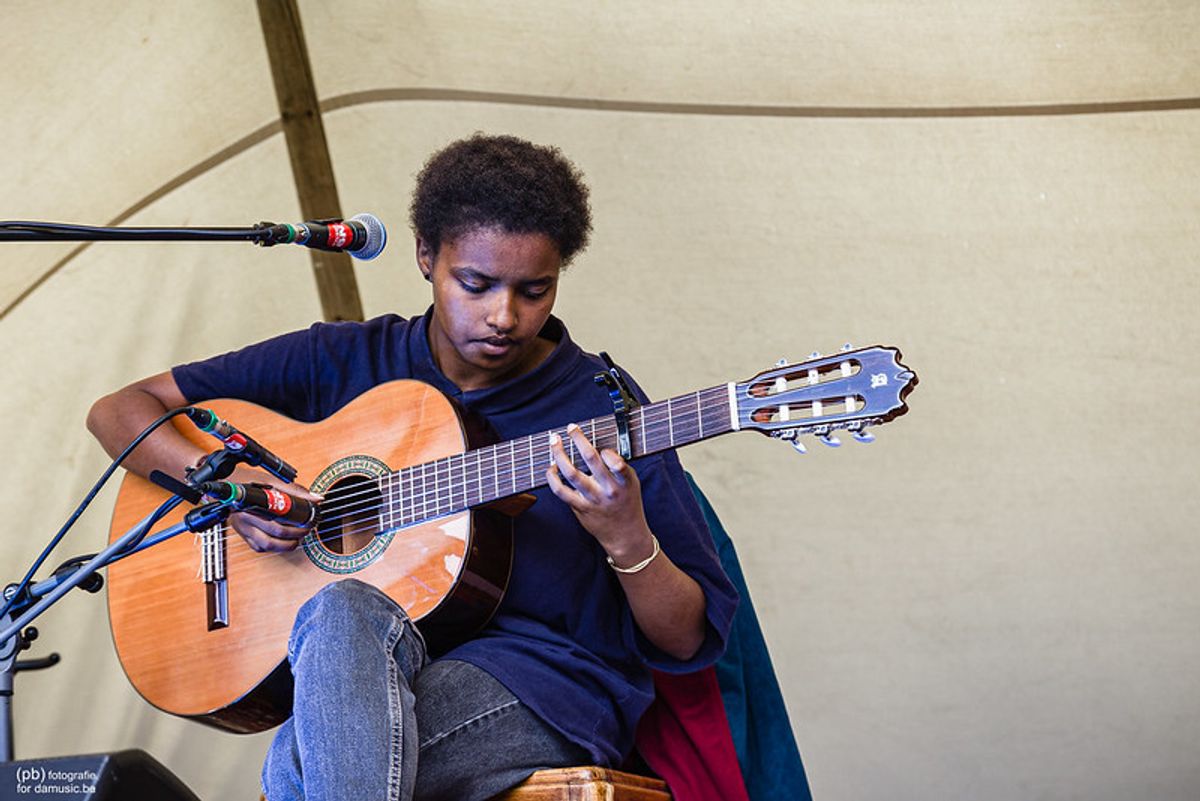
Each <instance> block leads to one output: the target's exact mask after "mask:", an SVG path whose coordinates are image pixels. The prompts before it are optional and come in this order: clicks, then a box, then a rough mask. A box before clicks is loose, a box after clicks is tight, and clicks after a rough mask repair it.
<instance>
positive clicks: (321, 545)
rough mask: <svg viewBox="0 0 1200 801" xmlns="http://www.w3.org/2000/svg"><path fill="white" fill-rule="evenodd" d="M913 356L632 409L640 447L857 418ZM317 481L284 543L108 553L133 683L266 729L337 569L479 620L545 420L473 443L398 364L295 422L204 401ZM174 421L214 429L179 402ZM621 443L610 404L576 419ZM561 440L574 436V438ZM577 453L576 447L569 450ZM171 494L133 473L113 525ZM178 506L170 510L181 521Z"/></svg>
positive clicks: (805, 366)
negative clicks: (296, 624) (301, 638)
mask: <svg viewBox="0 0 1200 801" xmlns="http://www.w3.org/2000/svg"><path fill="white" fill-rule="evenodd" d="M916 380H917V379H916V376H915V374H914V373H913V372H912V371H910V370H908V369H907V368H906V367H905V366H904V365H902V364H901V363H900V354H899V352H898V351H897V350H896V349H894V348H888V347H870V348H861V349H857V350H846V351H843V352H842V353H838V354H836V355H832V356H826V357H818V358H813V359H811V360H809V361H806V362H804V363H801V364H795V365H780V366H778V367H776V368H775V369H772V370H767V371H765V372H762V373H759V374H758V375H756V376H754V377H753V378H751V379H750V380H748V381H743V382H740V383H735V382H730V383H728V384H721V385H718V386H714V387H709V388H708V389H702V390H699V391H696V392H692V393H690V394H687V395H680V396H678V397H674V398H669V399H667V400H664V401H659V402H657V403H650V404H646V405H644V406H639V407H636V408H634V409H633V410H631V411H630V412H629V413H628V414H627V418H626V419H627V421H628V425H627V429H628V436H629V444H630V449H631V453H632V456H633V458H635V459H636V458H637V457H638V456H644V455H646V454H651V453H656V452H659V451H664V450H668V449H671V448H678V447H680V446H682V445H687V444H689V443H692V442H698V441H700V440H703V439H709V438H710V437H715V436H718V435H720V434H726V433H728V432H731V431H745V430H754V431H759V432H762V433H765V434H768V435H770V436H773V437H777V438H781V439H789V440H792V441H793V443H794V444H796V445H797V446H798V447H799V446H800V443H799V441H798V440H797V437H798V436H800V435H801V434H812V435H816V436H818V437H825V438H827V441H828V442H829V444H833V435H834V432H836V431H838V430H847V431H850V432H851V433H852V434H853V435H855V436H856V437H858V438H860V439H869V438H870V435H869V434H867V433H866V429H867V428H868V427H871V426H876V425H879V424H882V423H886V422H889V421H891V420H893V419H895V418H896V417H898V416H900V415H901V414H903V413H904V412H905V411H907V406H906V404H905V401H904V399H905V396H906V395H907V394H908V392H909V391H910V390H911V389H912V387H913V386H914V385H915V384H916ZM205 405H206V406H208V407H210V408H212V409H213V410H214V411H215V412H216V413H217V414H219V415H220V416H221V417H222V418H224V419H227V420H229V421H230V422H231V423H233V424H234V425H236V426H237V427H238V428H239V429H241V430H243V431H249V432H252V433H253V435H254V436H255V438H256V439H257V440H258V441H259V442H261V443H262V444H263V445H264V446H265V447H267V448H269V449H271V450H272V451H273V452H275V453H280V454H285V455H286V457H287V459H288V460H289V461H290V462H291V463H292V464H293V465H294V466H295V467H296V468H297V470H298V474H299V480H300V481H302V482H306V483H307V484H308V485H309V486H310V487H312V489H313V490H314V491H316V492H320V493H322V494H323V495H324V496H325V501H324V502H323V503H322V504H321V512H320V522H319V523H318V525H317V526H316V527H315V528H313V529H312V530H310V531H309V532H308V533H307V534H306V535H305V536H304V538H303V540H302V542H301V544H300V546H299V547H298V548H297V549H296V550H294V551H291V552H287V553H256V552H254V551H252V550H250V548H249V547H248V546H247V545H246V543H245V542H244V541H243V540H242V538H241V537H239V536H238V535H237V534H236V533H235V532H233V530H232V529H227V528H226V527H225V526H224V525H222V526H220V527H217V528H214V529H212V530H210V531H207V532H204V533H202V534H199V535H194V536H188V535H182V536H177V537H174V538H172V539H168V540H166V541H164V542H162V543H160V544H158V545H155V546H154V547H152V548H148V549H146V550H144V551H142V552H140V553H137V554H134V555H132V556H130V557H128V558H126V559H124V560H122V561H119V562H116V563H114V564H113V565H111V566H110V567H109V575H108V605H109V617H110V620H111V624H112V632H113V640H114V642H115V645H116V649H117V654H118V656H119V657H120V660H121V664H122V666H123V667H124V669H125V673H126V675H127V676H128V677H129V680H130V681H131V682H132V683H133V686H134V687H135V688H136V689H137V691H138V692H139V693H141V695H142V696H143V697H144V698H145V699H146V700H147V701H149V702H150V703H151V704H153V705H155V706H156V707H158V708H159V709H162V710H163V711H165V712H169V713H171V714H174V715H180V716H184V717H188V718H193V719H196V720H198V721H201V722H204V723H208V724H210V725H214V726H217V727H219V728H223V729H227V730H230V731H240V732H254V731H262V730H264V729H267V728H270V727H271V726H273V725H275V724H277V723H280V722H282V721H283V720H284V719H285V718H286V717H287V715H288V714H289V713H290V709H291V691H292V684H291V674H290V672H289V669H288V663H287V640H288V635H289V633H290V630H291V626H292V621H293V619H294V617H295V614H296V611H297V610H298V609H299V607H300V606H301V605H302V604H303V603H304V602H305V601H306V600H307V599H308V598H310V597H311V596H312V595H313V594H315V593H316V592H317V591H318V590H319V589H321V588H322V587H323V586H325V585H326V584H328V583H330V582H332V581H337V580H339V579H342V578H346V577H354V578H357V579H360V580H362V581H365V582H368V583H370V584H372V585H374V586H376V587H378V588H380V589H381V590H383V591H384V592H385V593H387V594H388V595H389V596H390V597H391V598H393V599H394V600H395V601H396V602H397V603H399V604H400V605H401V606H402V607H403V608H404V609H405V610H406V611H407V612H408V613H409V615H410V616H411V617H412V618H413V619H414V620H415V621H417V624H418V626H420V628H421V630H422V632H423V633H424V635H425V637H426V640H427V642H428V643H429V645H430V649H431V651H433V652H435V653H436V652H438V651H440V650H444V649H446V648H448V647H449V646H450V645H451V644H453V643H454V642H455V641H458V640H461V639H463V638H465V637H466V636H469V635H470V634H471V633H472V632H474V631H476V630H478V629H479V628H480V627H481V626H483V625H484V624H485V623H486V622H487V620H488V618H489V617H490V616H491V614H492V613H493V612H494V611H495V609H496V607H497V606H498V604H499V603H500V599H501V598H502V596H503V594H504V590H505V586H506V583H507V580H508V570H509V566H510V564H511V555H512V529H511V518H510V517H508V516H506V513H508V514H511V513H512V512H513V511H515V507H514V508H511V509H505V508H503V507H504V504H505V502H506V499H507V500H508V502H510V503H511V502H512V500H513V499H514V498H519V497H520V496H522V494H524V493H528V492H529V491H530V490H532V489H536V488H538V487H541V486H543V485H544V484H545V483H546V481H545V473H546V469H547V467H548V466H549V465H550V463H551V455H550V445H549V438H550V435H551V433H558V434H559V435H560V436H563V435H565V427H564V428H559V429H555V430H554V431H553V432H552V431H550V430H547V431H542V432H539V433H536V434H532V435H530V436H526V437H520V438H518V439H514V440H510V441H508V442H500V443H496V444H482V443H481V442H479V441H478V440H477V436H478V434H477V432H475V431H473V430H472V427H471V426H470V425H464V418H463V417H461V416H460V414H459V412H458V410H457V408H456V407H455V406H454V405H453V404H452V403H451V401H450V400H448V399H447V398H446V397H445V396H443V395H442V394H441V393H439V392H438V391H437V390H435V389H433V388H432V387H430V386H428V385H426V384H423V383H421V382H418V381H409V380H405V381H394V382H391V383H388V384H383V385H380V386H378V387H376V388H374V389H372V390H370V391H368V392H366V393H364V394H363V395H361V396H359V397H358V398H356V399H355V400H354V401H352V402H351V403H350V404H348V405H347V406H345V407H344V408H342V409H341V410H339V411H338V412H337V413H336V414H334V415H333V416H332V417H329V418H327V419H325V420H323V421H321V422H318V423H299V422H296V421H293V420H291V419H289V418H287V417H284V416H282V415H279V414H276V413H274V412H271V411H269V410H267V409H264V408H262V407H260V406H256V405H253V404H249V403H244V402H241V401H236V400H217V401H212V402H210V403H206V404H205ZM177 420H178V421H180V422H179V424H178V426H177V427H178V430H179V431H180V433H182V434H183V435H184V436H186V437H189V438H191V439H192V440H193V441H195V442H196V443H197V444H199V445H201V446H202V447H204V446H206V444H207V442H210V441H211V440H206V439H205V437H204V435H203V434H200V433H199V432H198V431H196V430H195V429H194V428H193V427H191V426H190V425H189V424H187V423H186V422H182V418H177ZM576 422H577V423H578V424H579V425H580V426H581V427H582V428H583V430H584V433H586V434H587V435H588V437H589V438H590V439H591V440H592V442H594V443H595V444H596V445H597V446H598V447H601V448H604V447H607V448H613V449H617V439H618V426H617V419H616V415H615V414H613V415H608V416H605V417H598V418H595V419H592V420H581V421H576ZM568 442H569V440H568ZM572 455H574V454H572ZM164 498H165V493H164V492H163V491H162V490H160V489H159V488H158V487H156V486H155V485H153V484H151V483H150V482H148V481H145V480H143V479H142V478H140V477H138V476H134V475H129V476H127V477H126V479H125V481H124V483H123V484H122V486H121V490H120V494H119V496H118V499H117V507H116V511H115V513H114V516H113V525H112V537H113V538H114V539H115V538H116V537H119V536H120V535H121V534H122V533H124V532H125V531H126V530H128V529H129V528H130V527H132V526H133V525H134V524H135V523H136V522H137V521H138V520H140V519H142V518H143V517H145V516H146V515H147V514H149V513H150V512H151V511H152V510H153V509H154V508H156V507H157V506H158V504H159V503H161V502H162V501H163V500H164ZM181 515H182V512H181V511H180V512H177V513H176V514H175V515H174V517H173V518H168V521H167V522H175V521H176V520H178V519H179V518H180V517H181Z"/></svg>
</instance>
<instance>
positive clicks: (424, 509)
mask: <svg viewBox="0 0 1200 801" xmlns="http://www.w3.org/2000/svg"><path fill="white" fill-rule="evenodd" d="M427 468H428V465H427V464H423V465H421V466H420V470H421V518H422V519H423V520H428V519H429V493H427V492H426V491H425V470H426V469H427Z"/></svg>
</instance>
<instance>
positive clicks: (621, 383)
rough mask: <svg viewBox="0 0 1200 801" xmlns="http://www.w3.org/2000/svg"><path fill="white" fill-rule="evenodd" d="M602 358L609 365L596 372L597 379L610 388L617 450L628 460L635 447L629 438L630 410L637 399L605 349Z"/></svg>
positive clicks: (631, 456)
mask: <svg viewBox="0 0 1200 801" xmlns="http://www.w3.org/2000/svg"><path fill="white" fill-rule="evenodd" d="M600 358H601V359H603V360H604V363H605V364H606V365H607V366H608V370H607V371H606V372H603V373H596V376H595V381H596V383H597V384H599V385H600V386H602V387H604V388H605V389H607V390H608V396H609V398H611V399H612V404H613V416H614V417H616V420H617V452H618V453H620V454H621V458H622V459H624V460H626V461H628V460H630V459H632V458H633V447H632V445H631V443H630V440H629V412H630V411H632V410H634V409H636V408H637V407H638V402H637V399H636V398H634V397H633V392H631V391H630V389H629V384H628V383H626V381H625V376H623V375H622V374H621V371H620V370H618V369H617V366H616V365H615V364H614V363H613V360H612V359H611V358H610V357H609V355H608V353H606V352H605V351H600Z"/></svg>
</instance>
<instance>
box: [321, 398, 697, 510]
mask: <svg viewBox="0 0 1200 801" xmlns="http://www.w3.org/2000/svg"><path fill="white" fill-rule="evenodd" d="M692 400H694V399H692ZM693 408H695V407H693ZM696 411H698V412H700V413H701V414H703V413H704V412H706V411H710V410H708V409H704V408H699V409H697V410H696ZM685 416H686V417H691V416H692V414H687V415H685ZM663 419H665V416H664V417H663ZM591 422H592V421H588V423H589V424H590V423H591ZM661 422H662V420H661V419H660V420H653V419H650V420H649V421H648V422H647V423H646V426H647V428H649V427H650V426H653V425H655V424H658V423H661ZM689 422H690V421H689ZM703 427H704V426H703V420H702V419H701V420H699V421H697V423H696V424H693V425H691V427H690V428H687V427H685V428H683V431H681V434H682V435H683V436H685V437H686V438H687V439H688V441H689V442H690V441H694V440H695V439H696V438H697V436H695V435H696V434H697V433H698V431H699V430H703ZM634 428H635V429H639V428H640V426H638V425H637V422H636V421H635V426H634ZM615 429H616V426H615V420H614V419H612V418H608V419H600V425H599V427H598V428H597V431H596V437H597V438H598V439H600V440H602V441H601V443H600V445H601V447H602V448H603V447H606V446H607V445H609V444H610V443H609V442H608V440H613V441H615V436H616V430H615ZM709 429H710V431H711V430H713V423H711V422H710V424H709ZM550 433H551V432H542V433H540V434H536V435H533V436H532V437H529V438H525V439H526V440H527V442H526V445H528V444H529V443H528V440H531V439H532V440H535V441H536V440H537V439H538V438H548V436H549V434H550ZM636 433H641V432H640V431H636V430H635V434H636ZM564 435H565V430H563V431H562V433H561V434H560V436H564ZM650 441H651V443H652V444H659V442H658V439H656V438H655V437H654V435H653V432H651V436H650ZM517 442H520V440H518V441H517ZM665 444H667V445H670V444H672V443H671V442H670V438H668V440H666V441H665ZM516 448H519V449H521V450H522V451H524V450H525V449H526V446H525V445H517V446H516ZM485 450H487V449H477V450H473V451H469V452H467V453H466V454H454V455H453V456H451V457H447V458H446V459H443V460H436V461H434V462H429V463H426V465H415V466H412V467H410V468H404V469H403V470H401V471H397V472H395V473H390V474H387V475H384V476H380V477H378V478H376V479H374V480H371V481H368V482H364V483H367V484H370V486H368V487H364V488H361V489H358V490H357V491H352V492H345V493H341V494H339V495H338V496H337V497H336V499H334V503H332V504H330V503H329V502H326V503H324V504H322V507H321V510H322V522H324V523H326V524H330V523H335V522H338V521H340V520H343V519H345V518H349V517H355V516H360V515H362V514H363V513H365V512H370V511H374V510H376V509H380V508H383V507H385V506H388V505H389V504H392V505H394V503H393V502H392V501H390V500H389V499H388V498H382V497H381V496H383V495H385V494H389V495H391V494H395V492H394V491H395V485H396V484H397V483H399V482H398V481H397V479H399V480H400V481H403V480H404V478H405V475H404V474H405V472H406V471H407V472H410V473H411V472H415V471H416V470H417V469H418V468H420V473H421V475H422V477H425V476H424V474H425V473H428V472H429V470H427V469H424V468H425V467H426V466H427V465H429V466H432V472H433V475H432V476H429V477H428V480H430V481H431V482H432V483H433V484H434V487H433V489H432V490H431V491H426V492H424V493H422V494H418V495H416V496H413V498H412V501H413V502H412V503H410V504H408V506H410V507H415V506H417V505H420V506H421V508H422V509H423V510H425V511H427V510H428V508H429V506H430V505H431V501H432V505H433V506H434V508H435V509H436V510H439V511H440V509H441V507H442V500H443V496H446V501H447V503H450V504H453V500H454V496H455V495H462V497H463V499H464V501H465V500H467V498H468V497H473V498H475V500H474V503H473V504H472V505H478V503H481V502H483V501H484V497H483V493H482V492H481V487H482V486H483V485H484V484H485V483H491V484H492V485H493V486H495V485H496V484H498V483H499V481H500V480H506V483H507V484H508V485H509V486H512V478H513V474H514V473H515V474H517V475H520V476H522V477H524V476H526V475H529V474H531V473H532V474H540V473H544V471H545V469H548V468H549V466H550V464H551V462H552V461H553V460H552V457H551V455H550V452H549V442H548V439H547V444H546V447H545V450H544V453H543V452H542V451H543V449H542V447H541V445H540V444H539V445H538V446H537V452H536V453H537V458H536V459H535V460H534V461H532V462H530V461H528V460H527V459H525V458H524V454H522V457H521V458H518V459H516V460H513V462H512V466H511V468H508V467H507V466H506V469H505V470H502V471H496V470H495V469H493V471H491V472H490V473H485V472H483V471H482V470H481V469H480V468H482V467H483V464H484V460H485V456H484V455H483V451H485ZM514 450H515V448H514ZM472 455H474V461H475V464H473V465H472V464H470V463H469V462H470V460H471V457H472ZM576 456H577V455H576V454H574V452H573V449H572V458H573V461H574V458H575V457H576ZM492 461H493V464H495V463H496V462H497V461H498V460H497V459H496V458H495V456H494V455H493V459H492ZM580 463H582V461H581V462H580ZM468 471H470V472H469V477H468V478H467V479H466V480H464V481H454V480H453V478H452V477H453V475H454V474H457V473H463V474H468ZM385 485H386V488H385ZM540 485H541V482H540V481H539V482H537V486H540ZM476 496H477V497H476ZM377 500H381V502H379V503H375V501H377ZM453 509H454V507H453V506H452V508H451V511H453ZM330 512H334V514H332V515H331V514H330Z"/></svg>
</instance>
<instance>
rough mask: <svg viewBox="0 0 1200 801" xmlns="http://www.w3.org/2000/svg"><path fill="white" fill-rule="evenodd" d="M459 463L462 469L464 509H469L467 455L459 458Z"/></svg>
mask: <svg viewBox="0 0 1200 801" xmlns="http://www.w3.org/2000/svg"><path fill="white" fill-rule="evenodd" d="M458 463H459V465H461V467H462V492H463V496H462V500H463V502H462V508H463V509H469V508H471V503H470V501H468V500H467V454H465V453H464V454H463V455H462V456H460V457H458Z"/></svg>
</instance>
